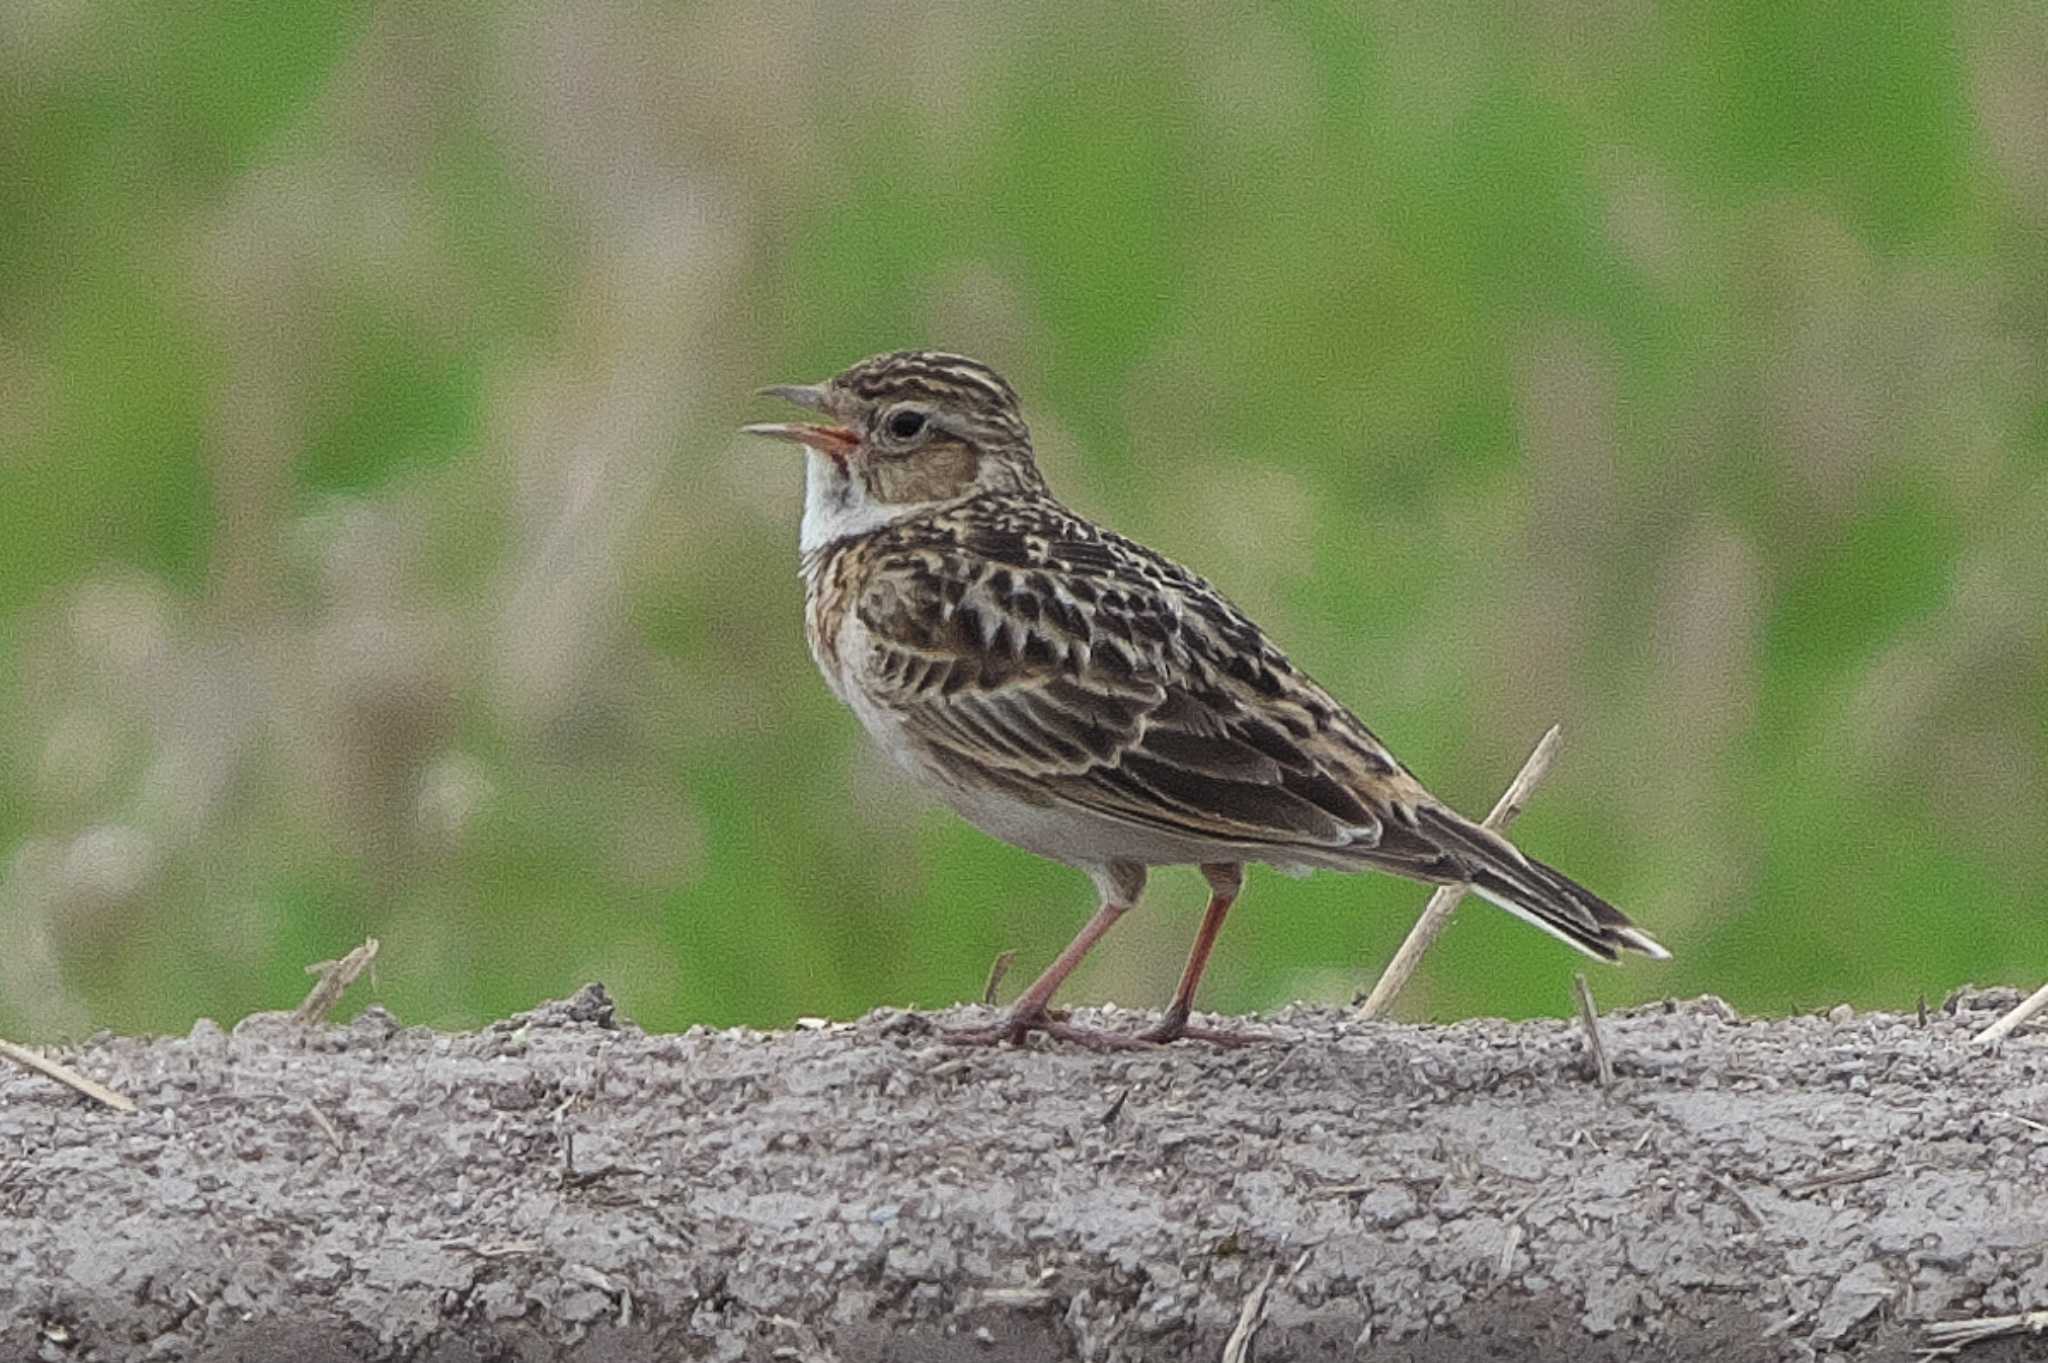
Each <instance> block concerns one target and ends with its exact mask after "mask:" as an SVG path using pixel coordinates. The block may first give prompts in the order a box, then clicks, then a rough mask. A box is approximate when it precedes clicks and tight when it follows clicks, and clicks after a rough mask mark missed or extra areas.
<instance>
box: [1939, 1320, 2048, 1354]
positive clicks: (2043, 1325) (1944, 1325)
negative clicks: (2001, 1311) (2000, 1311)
mask: <svg viewBox="0 0 2048 1363" xmlns="http://www.w3.org/2000/svg"><path fill="white" fill-rule="evenodd" d="M1921 1333H1923V1334H1925V1335H1926V1336H1927V1339H1928V1347H1927V1348H1924V1349H1921V1350H1919V1351H1918V1352H1919V1354H1920V1356H1921V1357H1922V1358H1949V1357H1952V1356H1953V1355H1955V1354H1957V1353H1960V1352H1961V1351H1962V1350H1963V1349H1965V1348H1967V1347H1968V1346H1970V1345H1972V1344H1981V1343H1983V1342H1984V1341H1985V1340H1987V1339H1997V1338H1998V1337H1999V1336H2001V1335H2048V1310H2041V1311H2023V1312H2021V1313H2020V1314H2019V1315H2016V1316H1979V1317H1977V1318H1976V1319H1975V1320H1937V1321H1930V1322H1929V1323H1928V1324H1926V1325H1924V1326H1922V1327H1921Z"/></svg>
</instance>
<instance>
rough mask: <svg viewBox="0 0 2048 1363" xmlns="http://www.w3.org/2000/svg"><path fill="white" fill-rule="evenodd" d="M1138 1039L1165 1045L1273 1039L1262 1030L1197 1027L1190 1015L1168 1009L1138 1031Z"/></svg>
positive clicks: (1251, 1042)
mask: <svg viewBox="0 0 2048 1363" xmlns="http://www.w3.org/2000/svg"><path fill="white" fill-rule="evenodd" d="M1137 1040H1138V1041H1139V1042H1140V1043H1142V1044H1144V1045H1147V1046H1165V1045H1168V1044H1170V1043H1172V1042H1175V1041H1204V1042H1207V1043H1208V1044H1209V1045H1211V1046H1226V1047H1234V1046H1257V1045H1259V1044H1261V1043H1262V1042H1266V1041H1270V1040H1272V1038H1271V1037H1269V1036H1266V1035H1264V1034H1263V1033H1260V1032H1232V1031H1225V1030H1223V1029H1222V1028H1218V1027H1195V1026H1191V1025H1190V1024H1189V1023H1188V1015H1187V1014H1186V1013H1185V1012H1180V1011H1177V1010H1174V1009H1168V1010H1167V1012H1166V1015H1165V1016H1164V1017H1162V1018H1160V1019H1159V1021H1157V1022H1155V1023H1153V1024H1152V1025H1151V1026H1150V1027H1147V1028H1146V1029H1145V1030H1144V1031H1142V1032H1140V1033H1138V1036H1137Z"/></svg>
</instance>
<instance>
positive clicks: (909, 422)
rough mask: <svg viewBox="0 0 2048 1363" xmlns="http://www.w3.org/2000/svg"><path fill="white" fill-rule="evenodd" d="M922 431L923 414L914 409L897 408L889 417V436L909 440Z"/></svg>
mask: <svg viewBox="0 0 2048 1363" xmlns="http://www.w3.org/2000/svg"><path fill="white" fill-rule="evenodd" d="M923 429H924V413H923V412H920V411H918V410H917V409H916V408H915V407H899V408H897V409H896V410H895V411H894V412H892V413H890V415H889V434H890V435H893V436H895V437H896V438H897V439H898V440H909V439H910V438H911V437H913V436H915V435H916V434H917V433H918V432H919V431H922V430H923Z"/></svg>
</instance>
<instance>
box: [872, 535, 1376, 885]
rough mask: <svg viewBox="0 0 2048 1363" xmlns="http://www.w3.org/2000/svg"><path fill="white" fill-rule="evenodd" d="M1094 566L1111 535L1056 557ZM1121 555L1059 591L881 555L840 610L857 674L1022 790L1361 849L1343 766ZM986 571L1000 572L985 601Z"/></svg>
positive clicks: (1160, 825)
mask: <svg viewBox="0 0 2048 1363" xmlns="http://www.w3.org/2000/svg"><path fill="white" fill-rule="evenodd" d="M1059 547H1060V549H1061V551H1062V552H1067V551H1068V550H1070V549H1071V548H1072V546H1068V545H1064V544H1063V545H1061V546H1059ZM1098 564H1099V565H1100V566H1101V567H1103V568H1104V569H1105V570H1107V569H1108V568H1111V567H1117V566H1119V564H1118V561H1117V560H1116V558H1115V550H1114V547H1113V546H1111V547H1105V546H1102V545H1094V544H1090V545H1087V546H1084V552H1080V553H1079V554H1078V555H1077V556H1075V557H1073V558H1072V559H1071V560H1070V561H1069V563H1068V570H1069V571H1070V572H1071V571H1075V570H1077V569H1078V570H1079V571H1083V572H1087V571H1089V570H1091V569H1094V568H1096V567H1097V566H1098ZM1120 566H1121V567H1122V568H1123V569H1124V570H1126V572H1125V573H1124V574H1123V575H1120V576H1119V577H1118V578H1117V580H1116V581H1115V583H1114V585H1113V587H1112V586H1109V585H1105V584H1103V583H1101V582H1092V583H1087V585H1081V584H1082V583H1086V582H1087V580H1086V579H1074V578H1071V577H1070V578H1066V579H1063V581H1064V583H1065V585H1066V588H1067V592H1066V593H1062V592H1061V591H1059V590H1057V589H1055V588H1054V587H1053V586H1052V585H1051V583H1050V581H1049V580H1047V579H1044V578H1042V577H1041V578H1036V579H1034V577H1033V575H1031V574H1029V573H1022V572H1018V571H1016V570H1015V569H1014V567H1006V566H1002V565H991V564H990V563H988V562H985V561H977V560H976V559H974V558H973V557H972V556H969V555H958V554H954V555H948V554H931V553H922V554H908V555H902V556H898V557H897V558H896V559H894V560H884V561H883V562H881V563H880V564H878V565H877V566H876V567H875V568H874V569H873V571H872V572H871V574H870V576H869V580H868V581H867V583H866V584H865V586H864V589H863V590H862V591H861V593H860V595H859V597H858V599H857V602H856V607H855V608H856V611H857V612H858V614H859V618H860V620H861V623H862V624H863V626H864V627H865V637H866V639H867V641H868V644H867V646H868V648H869V650H870V657H869V658H868V659H867V660H866V662H865V675H866V677H867V678H868V684H869V686H870V687H871V688H872V689H874V690H875V691H877V692H878V693H879V694H878V695H877V699H878V700H881V701H882V702H883V703H884V704H886V705H887V707H888V708H889V709H891V710H892V711H894V712H896V713H897V714H898V715H899V716H901V718H902V720H903V722H904V725H903V726H904V731H905V732H906V733H908V734H910V735H911V736H912V737H913V739H914V741H916V742H919V743H921V744H924V745H926V746H928V747H929V748H930V749H932V750H933V755H934V756H936V757H938V758H939V759H940V760H941V762H942V764H943V765H947V766H952V767H956V768H958V767H961V766H963V765H964V766H965V767H966V768H967V769H969V770H979V771H981V772H984V773H986V774H987V775H988V776H989V777H991V778H992V779H995V780H998V781H1001V782H1003V783H1005V784H1006V785H1011V786H1013V787H1016V788H1020V789H1022V788H1029V789H1030V790H1031V791H1032V794H1033V797H1034V798H1039V797H1043V798H1049V799H1051V800H1054V801H1057V802H1063V803H1067V804H1070V805H1073V806H1076V807H1079V808H1081V809H1085V810H1089V811H1091V812H1093V813H1096V814H1099V815H1101V816H1103V817H1106V818H1112V819H1121V820H1126V821H1129V822H1133V823H1138V824H1142V825H1145V826H1147V827H1150V828H1155V829H1164V830H1167V831H1170V832H1175V833H1179V834H1183V835H1185V836H1187V837H1190V838H1195V839H1206V840H1214V841H1223V842H1232V843H1242V844H1246V845H1251V846H1258V847H1276V848H1297V849H1301V848H1307V849H1319V850H1335V849H1341V848H1347V847H1354V846H1356V847H1361V848H1366V847H1370V846H1371V845H1372V844H1373V842H1374V841H1375V840H1376V839H1377V837H1378V834H1379V829H1380V815H1379V814H1378V813H1376V812H1375V811H1374V810H1373V809H1372V808H1370V807H1369V805H1368V804H1367V802H1365V801H1363V800H1361V799H1359V798H1358V797H1357V796H1356V795H1354V794H1352V793H1351V791H1350V788H1349V786H1350V782H1349V781H1347V780H1346V779H1345V777H1346V775H1347V773H1343V772H1333V771H1331V770H1327V769H1326V767H1325V763H1324V762H1323V761H1320V760H1319V759H1318V758H1317V757H1316V755H1315V754H1314V753H1313V752H1312V751H1311V750H1310V749H1309V748H1308V747H1307V746H1306V745H1304V744H1303V743H1302V742H1301V741H1299V740H1298V739H1296V738H1295V737H1293V736H1292V734H1291V733H1290V732H1289V729H1288V727H1287V726H1285V725H1283V724H1281V723H1279V722H1276V721H1275V720H1273V719H1269V718H1266V717H1264V716H1263V715H1262V714H1261V713H1260V710H1261V705H1262V703H1264V698H1262V697H1260V696H1258V695H1257V694H1256V693H1253V692H1250V691H1247V689H1246V688H1245V687H1243V686H1242V685H1240V684H1239V683H1237V682H1236V681H1234V680H1232V679H1231V677H1230V675H1229V672H1228V669H1227V668H1225V667H1224V666H1223V665H1222V664H1221V663H1220V662H1219V661H1216V660H1212V659H1210V658H1207V657H1205V656H1204V650H1205V649H1213V648H1215V647H1219V646H1220V645H1219V644H1218V643H1217V641H1215V640H1211V639H1208V638H1207V637H1206V636H1201V635H1199V634H1198V633H1197V632H1196V631H1193V630H1185V629H1183V628H1181V626H1180V624H1179V621H1180V617H1181V616H1182V614H1183V612H1182V611H1181V610H1180V609H1178V608H1177V607H1176V605H1175V603H1173V602H1171V601H1169V600H1167V599H1166V589H1165V588H1164V587H1163V586H1162V584H1158V583H1152V582H1147V581H1145V580H1143V579H1132V578H1130V577H1129V576H1128V572H1127V570H1128V568H1129V567H1130V565H1129V563H1128V562H1123V563H1122V564H1121V565H1120ZM992 573H1002V574H1003V575H1004V578H1003V581H1002V582H1001V584H1000V586H1001V588H1002V590H1001V593H1000V595H1001V597H1002V600H1003V605H1002V606H1001V607H998V606H997V605H996V604H995V602H994V599H993V596H994V593H992V592H991V591H990V590H989V589H988V588H987V587H986V585H985V579H986V577H987V576H989V575H990V574H992ZM1067 595H1070V596H1071V598H1072V600H1073V601H1077V602H1083V603H1086V605H1087V609H1080V608H1076V607H1073V606H1071V605H1069V604H1068V602H1067V600H1065V599H1063V598H1064V597H1065V596H1067ZM1025 600H1030V601H1034V602H1036V603H1037V605H1036V607H1035V608H1032V609H1025V608H1022V607H1021V605H1020V604H1019V603H1021V602H1022V601H1025ZM1112 609H1114V610H1115V611H1116V612H1117V613H1116V614H1115V615H1114V616H1113V617H1112V616H1107V615H1106V614H1105V612H1108V611H1110V610H1112ZM1133 621H1143V622H1144V625H1143V626H1142V627H1140V626H1138V625H1134V624H1133V623H1132V622H1133ZM1084 631H1092V632H1084Z"/></svg>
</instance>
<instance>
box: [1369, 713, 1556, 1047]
mask: <svg viewBox="0 0 2048 1363" xmlns="http://www.w3.org/2000/svg"><path fill="white" fill-rule="evenodd" d="M1556 756H1557V726H1556V725H1555V724H1553V725H1551V726H1550V728H1549V729H1547V730H1546V731H1545V732H1544V734H1543V737H1541V738H1539V739H1537V740H1536V747H1535V750H1534V751H1532V752H1531V753H1530V754H1529V760H1528V761H1526V762H1524V763H1523V764H1522V769H1521V770H1520V771H1519V772H1516V773H1515V779H1514V780H1513V781H1511V782H1509V783H1508V788H1507V792H1506V793H1505V794H1503V795H1502V796H1501V797H1500V803H1499V804H1496V805H1495V806H1494V807H1493V812H1492V813H1491V814H1489V815H1487V816H1486V819H1485V823H1486V826H1487V827H1488V828H1490V829H1492V830H1493V831H1494V832H1496V833H1503V832H1506V831H1507V826H1508V825H1509V824H1511V823H1513V822H1514V821H1515V816H1516V815H1517V814H1520V813H1521V812H1522V809H1523V807H1524V806H1526V805H1527V804H1528V803H1529V796H1530V794H1531V793H1532V792H1534V791H1535V789H1536V783H1537V782H1538V781H1541V780H1542V779H1543V774H1544V773H1545V772H1547V771H1549V770H1550V762H1551V759H1552V758H1554V757H1556ZM1468 888H1469V887H1468V886H1465V885H1439V886H1437V888H1436V893H1434V894H1432V895H1431V896H1430V897H1429V903H1428V904H1427V905H1426V906H1424V908H1423V910H1422V917H1420V918H1418V919H1416V920H1415V926H1414V927H1413V928H1410V929H1409V930H1408V937H1407V940H1405V941H1403V942H1402V943H1401V949H1400V950H1399V951H1397V952H1395V953H1394V959H1393V960H1391V961H1389V962H1387V968H1386V971H1385V972H1384V973H1383V974H1381V976H1380V979H1379V983H1378V984H1375V985H1374V986H1373V987H1372V993H1370V994H1368V995H1366V999H1365V1002H1364V1003H1361V1004H1360V1005H1358V1016H1359V1017H1362V1018H1376V1017H1378V1016H1380V1014H1382V1013H1384V1012H1386V1011H1387V1009H1389V1008H1391V1007H1392V1006H1393V1004H1394V998H1395V996H1396V995H1398V994H1399V993H1400V992H1401V990H1402V989H1403V988H1404V987H1405V986H1406V985H1407V983H1408V979H1409V977H1410V976H1412V975H1413V974H1414V973H1415V971H1416V969H1417V968H1418V967H1420V966H1421V964H1422V955H1423V953H1424V952H1426V951H1428V950H1429V948H1430V944H1431V943H1433V942H1435V941H1436V939H1437V937H1438V935H1439V934H1441V933H1442V932H1443V930H1444V925H1445V924H1447V923H1449V922H1450V921H1451V910H1452V909H1455V908H1457V907H1458V901H1459V900H1461V899H1463V898H1464V897H1465V891H1466V890H1467V889H1468Z"/></svg>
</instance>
